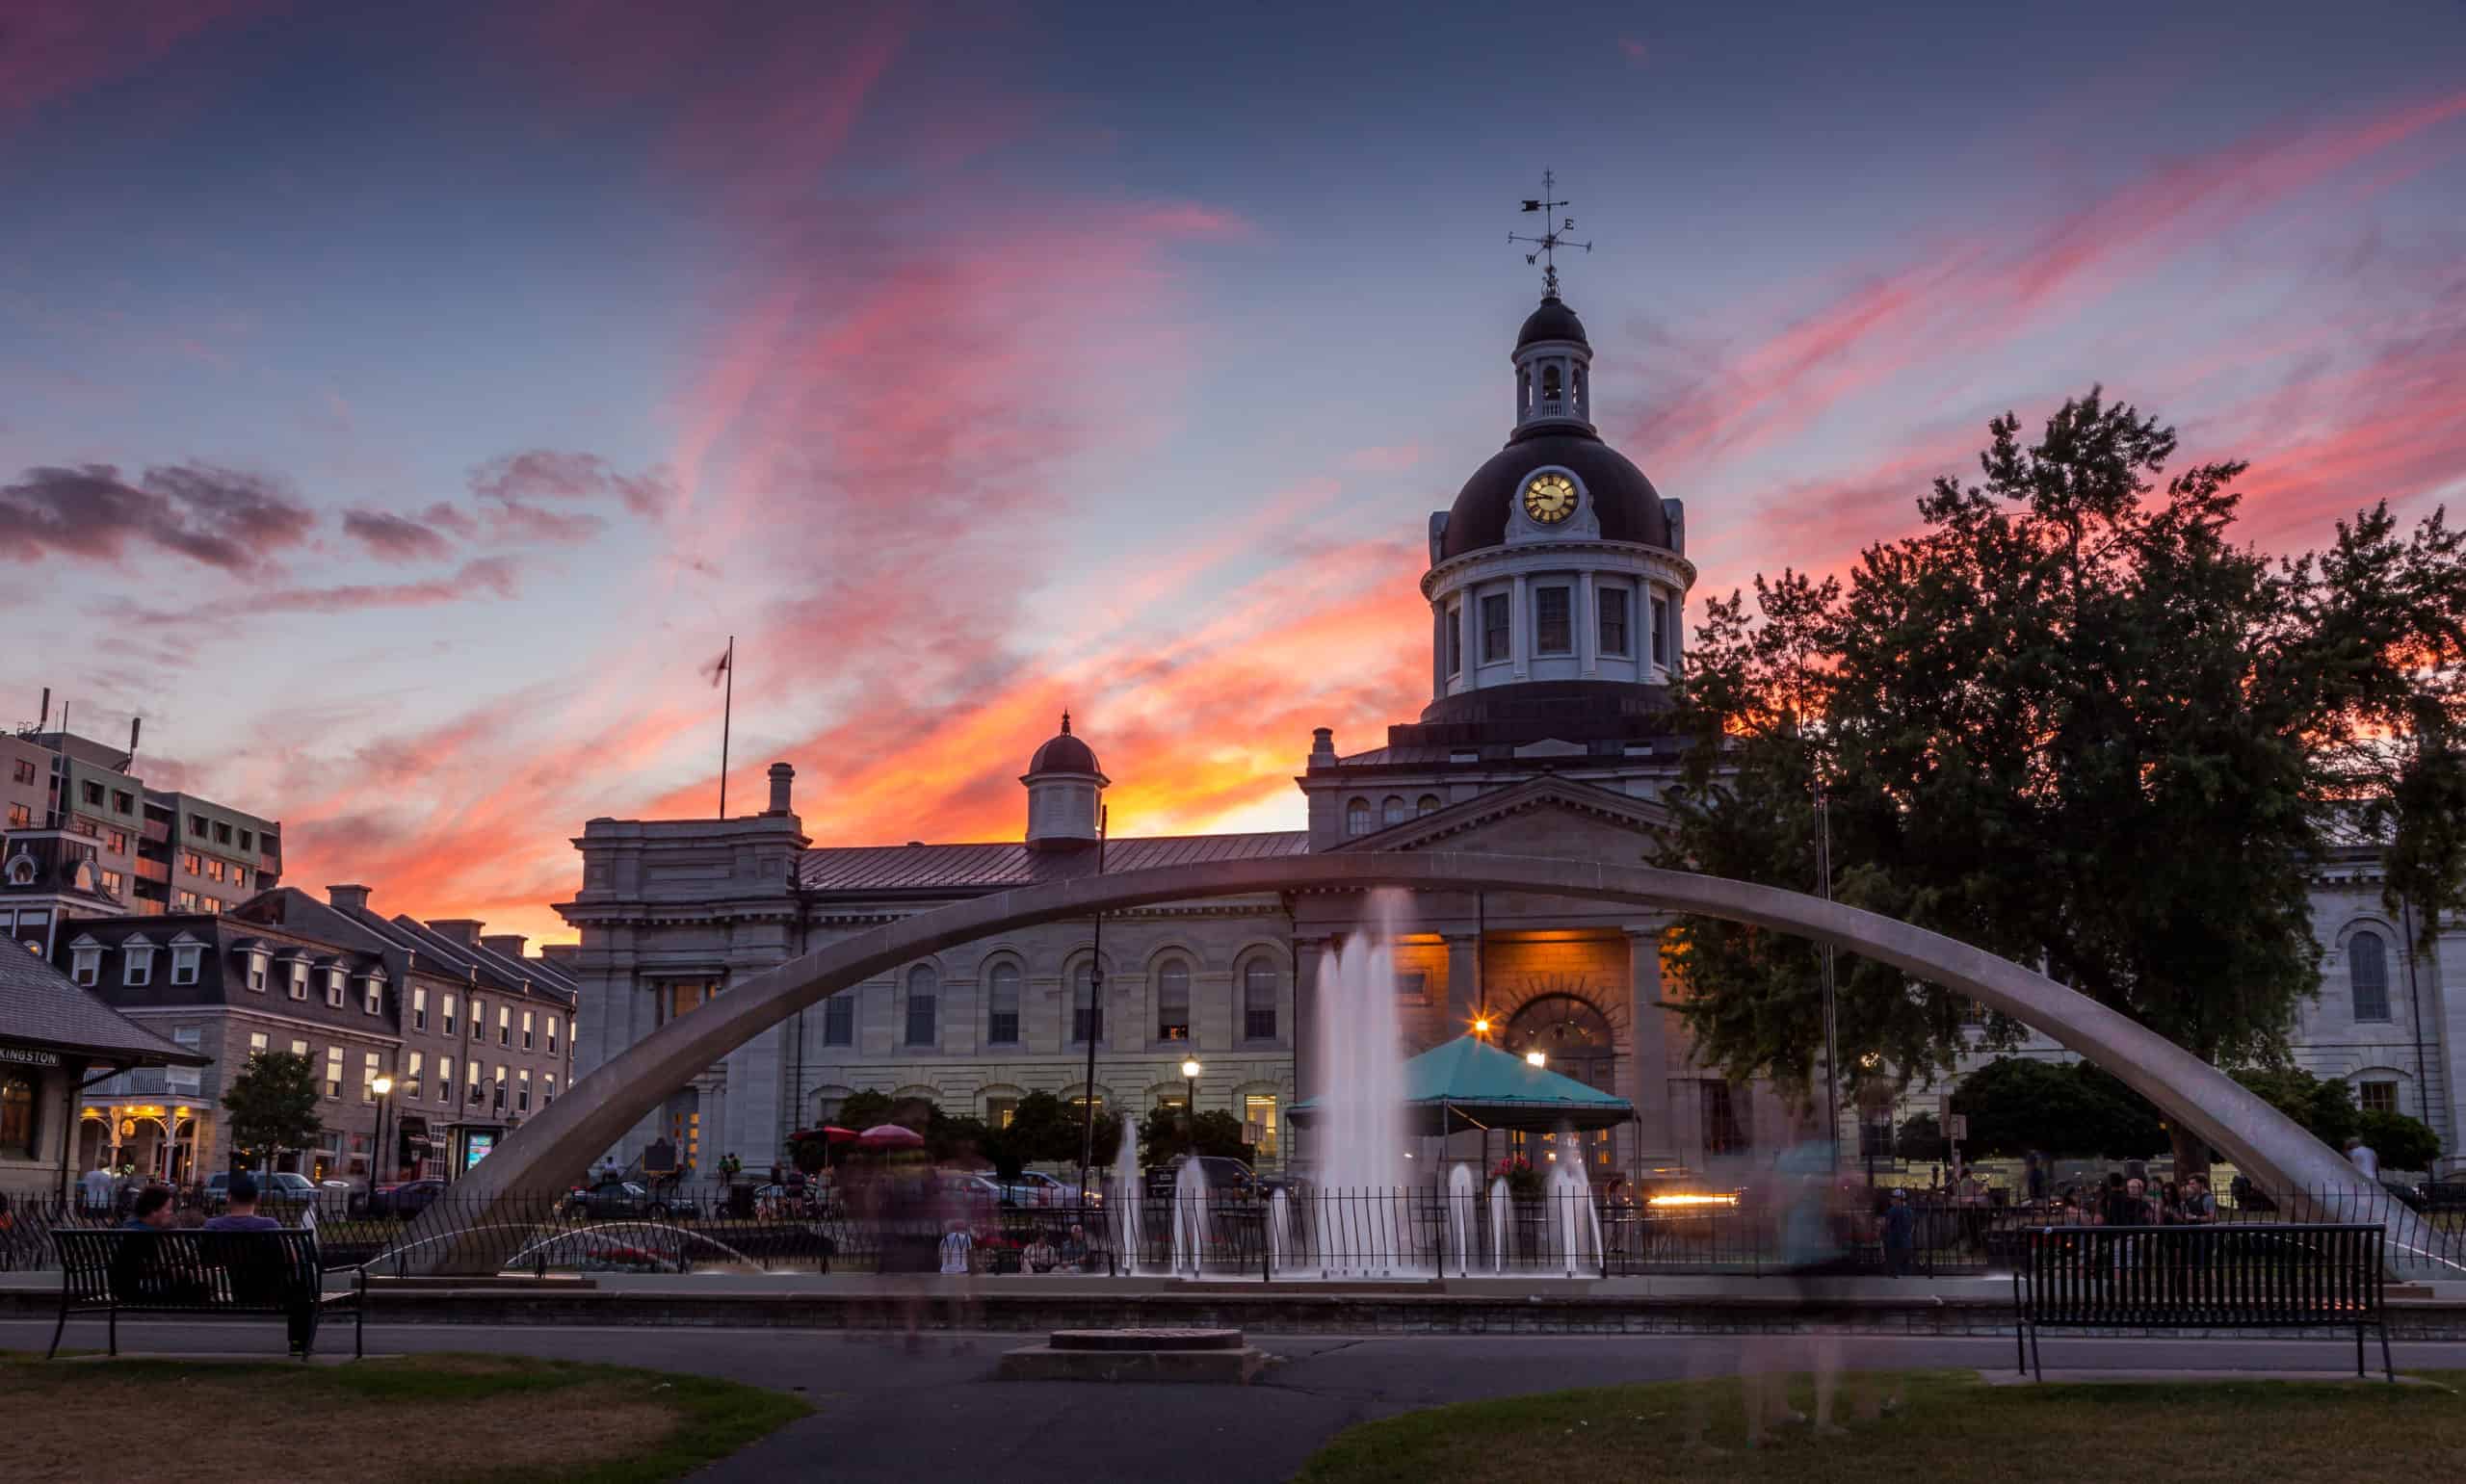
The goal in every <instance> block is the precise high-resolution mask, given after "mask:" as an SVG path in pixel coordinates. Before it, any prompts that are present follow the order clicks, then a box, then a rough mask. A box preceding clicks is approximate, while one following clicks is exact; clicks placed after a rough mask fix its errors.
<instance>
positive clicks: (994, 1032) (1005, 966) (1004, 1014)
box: [984, 958, 1019, 1046]
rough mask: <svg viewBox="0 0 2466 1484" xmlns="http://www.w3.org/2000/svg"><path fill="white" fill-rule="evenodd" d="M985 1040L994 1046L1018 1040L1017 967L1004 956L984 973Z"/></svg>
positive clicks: (1008, 1044) (1010, 1044)
mask: <svg viewBox="0 0 2466 1484" xmlns="http://www.w3.org/2000/svg"><path fill="white" fill-rule="evenodd" d="M984 1006H985V1009H984V1039H985V1040H986V1041H987V1042H989V1043H991V1044H992V1045H995V1046H1014V1045H1016V1044H1018V1040H1019V966H1018V965H1017V964H1014V963H1012V962H1011V961H1010V960H1009V959H1007V958H1006V959H1003V960H1002V961H1001V962H1000V963H997V964H995V965H994V966H993V967H992V968H991V969H990V970H988V971H987V972H986V974H985V976H984Z"/></svg>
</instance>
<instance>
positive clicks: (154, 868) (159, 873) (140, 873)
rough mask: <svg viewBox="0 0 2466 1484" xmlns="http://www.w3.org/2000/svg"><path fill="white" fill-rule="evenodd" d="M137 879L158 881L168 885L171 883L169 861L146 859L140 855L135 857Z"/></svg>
mask: <svg viewBox="0 0 2466 1484" xmlns="http://www.w3.org/2000/svg"><path fill="white" fill-rule="evenodd" d="M137 879H139V880H140V881H154V882H159V883H160V884H162V885H164V886H169V885H171V862H170V861H155V860H147V859H146V858H145V857H144V856H142V855H141V856H139V857H138V858H137Z"/></svg>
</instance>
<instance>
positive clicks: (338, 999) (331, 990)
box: [326, 967, 348, 1010]
mask: <svg viewBox="0 0 2466 1484" xmlns="http://www.w3.org/2000/svg"><path fill="white" fill-rule="evenodd" d="M346 977H348V976H347V975H346V974H345V973H344V971H343V970H342V969H341V968H340V967H336V968H332V969H328V970H327V971H326V1003H327V1004H328V1005H330V1006H332V1007H333V1008H335V1009H337V1010H339V1009H341V1008H342V1007H343V980H344V979H345V978H346Z"/></svg>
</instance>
